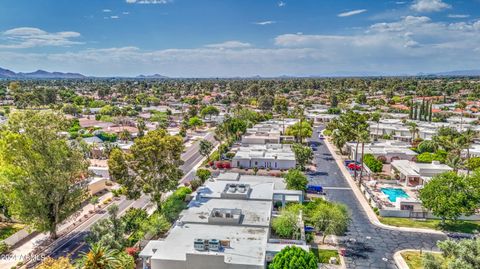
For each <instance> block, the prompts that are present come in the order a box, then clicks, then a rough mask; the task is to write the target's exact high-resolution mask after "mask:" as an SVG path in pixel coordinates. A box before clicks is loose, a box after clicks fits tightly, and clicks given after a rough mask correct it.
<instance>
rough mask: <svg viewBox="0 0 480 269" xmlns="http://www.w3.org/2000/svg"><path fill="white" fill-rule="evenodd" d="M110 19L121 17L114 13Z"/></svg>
mask: <svg viewBox="0 0 480 269" xmlns="http://www.w3.org/2000/svg"><path fill="white" fill-rule="evenodd" d="M110 19H114V20H115V19H120V17H119V16H117V15H113V16H110Z"/></svg>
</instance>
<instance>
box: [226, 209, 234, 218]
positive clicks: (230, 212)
mask: <svg viewBox="0 0 480 269" xmlns="http://www.w3.org/2000/svg"><path fill="white" fill-rule="evenodd" d="M225 218H233V214H232V211H230V210H227V211H225Z"/></svg>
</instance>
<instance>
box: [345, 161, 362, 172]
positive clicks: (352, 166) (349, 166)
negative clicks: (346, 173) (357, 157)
mask: <svg viewBox="0 0 480 269" xmlns="http://www.w3.org/2000/svg"><path fill="white" fill-rule="evenodd" d="M347 167H348V168H349V169H351V170H357V171H360V170H361V169H362V166H361V165H359V164H354V163H349V164H348V165H347Z"/></svg>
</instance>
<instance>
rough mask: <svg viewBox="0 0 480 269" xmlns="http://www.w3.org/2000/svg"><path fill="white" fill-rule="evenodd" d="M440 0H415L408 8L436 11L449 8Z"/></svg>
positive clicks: (420, 10) (418, 10)
mask: <svg viewBox="0 0 480 269" xmlns="http://www.w3.org/2000/svg"><path fill="white" fill-rule="evenodd" d="M451 7H452V6H450V5H449V4H447V3H445V2H442V0H415V1H414V2H413V4H412V5H411V6H410V8H411V9H412V10H414V11H417V12H436V11H442V10H444V9H448V8H451Z"/></svg>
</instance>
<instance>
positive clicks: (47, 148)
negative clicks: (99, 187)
mask: <svg viewBox="0 0 480 269" xmlns="http://www.w3.org/2000/svg"><path fill="white" fill-rule="evenodd" d="M68 126H69V123H68V121H67V120H66V119H65V118H64V117H63V116H61V115H59V114H56V113H52V112H33V111H26V112H19V113H13V114H12V115H10V118H9V120H8V123H7V124H6V125H5V126H3V130H2V132H1V136H0V137H1V138H0V189H1V191H2V192H5V193H6V194H7V197H8V201H7V204H8V207H9V210H10V211H11V213H13V215H14V216H15V217H16V218H17V219H19V220H22V221H24V222H25V223H28V224H31V225H32V226H33V227H35V228H36V229H37V230H38V231H42V232H50V235H51V237H52V238H56V237H57V233H56V232H57V226H58V224H59V223H61V222H63V221H64V220H65V219H67V218H68V217H70V215H71V214H72V213H74V212H75V211H76V210H77V209H79V207H80V205H81V203H82V201H84V199H85V198H86V189H85V187H84V185H83V184H79V183H81V180H82V178H83V177H84V176H85V175H86V174H87V166H88V164H87V162H86V160H85V158H84V156H83V154H82V152H81V151H80V150H79V149H78V148H75V147H73V146H70V144H69V143H68V142H67V140H66V138H65V137H64V136H62V135H60V133H61V132H62V131H66V129H67V128H68ZM12 153H15V154H12Z"/></svg>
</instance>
